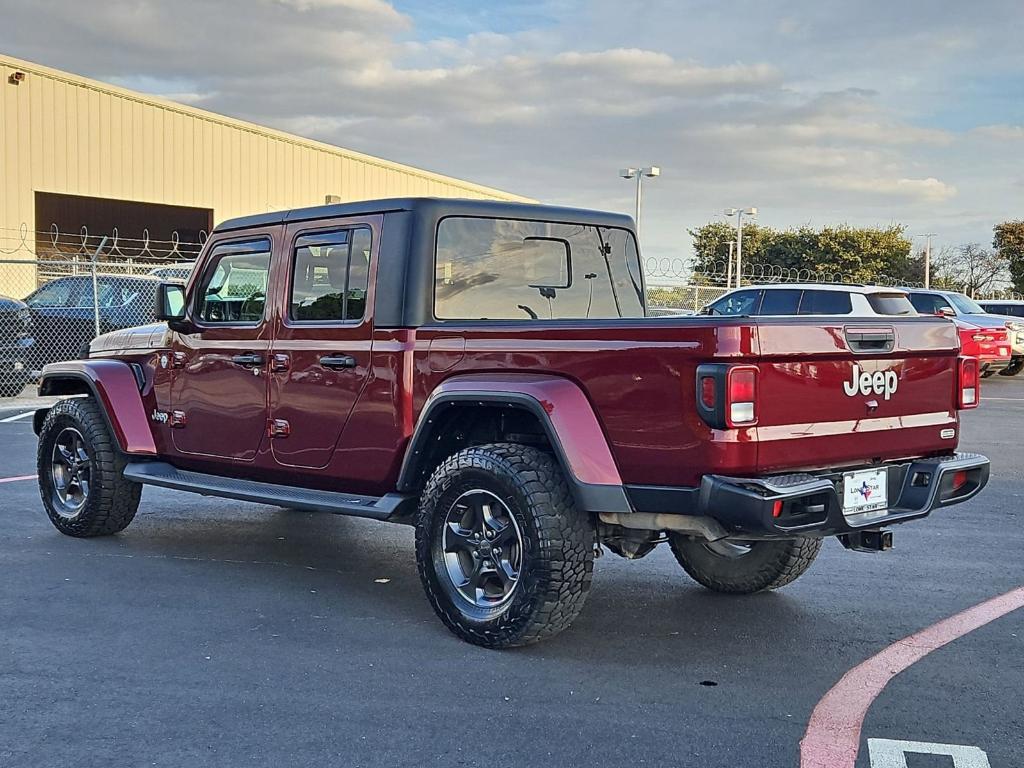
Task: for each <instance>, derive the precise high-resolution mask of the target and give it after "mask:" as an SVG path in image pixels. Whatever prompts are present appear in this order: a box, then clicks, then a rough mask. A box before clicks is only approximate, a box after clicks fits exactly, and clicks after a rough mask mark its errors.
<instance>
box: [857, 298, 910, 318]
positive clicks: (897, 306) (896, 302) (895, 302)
mask: <svg viewBox="0 0 1024 768" xmlns="http://www.w3.org/2000/svg"><path fill="white" fill-rule="evenodd" d="M867 299H868V304H870V305H871V309H872V310H873V311H874V313H875V314H876V315H916V314H917V310H916V309H915V307H914V305H913V303H911V300H910V299H909V298H908V297H907V295H906V294H905V293H869V294H868V296H867Z"/></svg>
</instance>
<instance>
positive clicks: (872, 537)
mask: <svg viewBox="0 0 1024 768" xmlns="http://www.w3.org/2000/svg"><path fill="white" fill-rule="evenodd" d="M836 538H838V539H839V541H841V542H842V544H843V546H844V547H846V548H847V549H849V550H853V551H854V552H886V551H888V550H890V549H892V531H884V530H882V531H856V532H854V533H844V534H842V535H841V536H837V537H836Z"/></svg>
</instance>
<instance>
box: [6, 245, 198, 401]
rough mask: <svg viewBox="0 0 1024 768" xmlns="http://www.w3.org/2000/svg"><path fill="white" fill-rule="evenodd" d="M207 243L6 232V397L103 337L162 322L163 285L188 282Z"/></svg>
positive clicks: (17, 392)
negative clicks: (157, 317)
mask: <svg viewBox="0 0 1024 768" xmlns="http://www.w3.org/2000/svg"><path fill="white" fill-rule="evenodd" d="M201 246H202V244H201V243H184V242H181V241H180V240H179V239H178V238H177V236H174V237H173V238H172V239H171V240H166V241H156V240H151V239H150V238H149V237H148V235H147V234H146V233H145V232H144V233H143V237H141V238H123V237H119V236H118V233H117V231H116V230H115V231H113V232H111V233H110V234H107V235H92V234H90V233H89V232H88V231H87V230H85V229H83V230H82V231H81V232H78V233H74V234H68V233H62V232H60V231H58V230H57V229H56V228H53V229H51V230H50V231H46V232H32V231H29V230H28V229H27V228H25V227H22V228H20V229H18V230H15V231H10V230H0V398H11V397H16V396H18V395H19V394H21V393H22V392H23V391H24V390H25V388H26V386H28V385H29V384H30V383H31V382H32V381H33V379H34V378H35V376H36V374H38V372H39V371H40V370H41V369H42V367H43V366H44V365H46V364H47V363H50V362H55V361H58V360H68V359H73V358H76V357H78V356H79V355H80V353H81V351H82V348H83V347H84V346H85V345H86V344H88V343H89V341H91V340H92V339H93V338H95V337H96V336H97V335H99V334H102V333H108V332H110V331H114V330H119V329H121V328H131V327H133V326H137V325H145V324H146V323H151V322H153V320H154V312H155V309H156V291H157V286H158V285H159V284H160V281H161V280H184V279H185V278H187V276H188V275H189V273H190V272H191V269H192V265H193V262H194V261H195V258H196V255H197V254H198V252H199V249H200V248H201Z"/></svg>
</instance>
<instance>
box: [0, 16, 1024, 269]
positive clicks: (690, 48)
mask: <svg viewBox="0 0 1024 768" xmlns="http://www.w3.org/2000/svg"><path fill="white" fill-rule="evenodd" d="M979 4H980V5H979ZM962 6H963V7H961V6H956V7H950V8H948V9H945V11H944V13H943V14H935V13H931V12H930V8H931V5H930V3H929V2H928V1H927V0H906V2H901V3H892V2H882V1H881V0H877V1H876V0H872V1H870V2H868V1H866V2H864V3H849V2H844V0H820V2H819V3H817V4H815V5H813V6H806V7H801V9H800V12H799V14H795V13H792V14H789V15H787V14H786V13H782V12H780V11H779V10H778V9H776V8H773V7H771V6H770V4H763V3H760V4H755V3H748V4H746V5H744V6H743V7H742V8H740V9H738V12H737V13H736V14H734V15H727V14H723V13H722V11H721V9H720V8H719V7H717V6H709V5H707V4H705V3H699V2H695V1H692V0H691V2H682V3H680V2H678V0H643V2H641V0H590V2H587V3H574V4H571V7H570V6H567V5H566V4H564V3H560V2H539V3H530V4H529V7H528V8H527V9H525V10H524V9H523V8H521V7H519V6H516V4H515V3H502V4H481V5H480V6H479V7H476V8H473V9H470V10H466V11H464V12H463V13H462V15H461V16H460V11H459V10H458V9H459V7H460V6H459V5H458V4H454V5H453V4H444V5H443V8H440V9H430V8H425V9H422V10H410V11H409V13H408V14H404V13H402V12H400V11H398V10H396V8H395V7H394V6H393V5H392V4H391V3H388V2H385V0H220V1H219V2H217V3H207V2H204V0H175V1H172V0H147V2H137V1H136V0H111V2H107V3H102V4H91V3H90V4H86V3H80V2H75V1H74V0H35V2H33V3H24V2H18V1H17V0H0V12H2V13H3V18H4V21H5V23H4V25H3V26H2V27H0V50H5V51H7V52H10V53H12V54H14V55H16V56H23V57H25V58H28V59H32V60H36V61H40V62H41V63H44V64H49V65H51V66H56V67H60V68H65V69H69V70H71V71H76V72H81V73H82V74H86V75H91V76H96V77H100V78H101V79H117V80H119V81H120V82H121V83H122V84H125V85H127V86H128V87H133V83H134V84H135V87H143V88H156V89H158V90H160V91H161V92H163V93H164V94H177V95H178V96H177V97H178V98H181V99H183V100H187V101H188V102H190V103H193V104H196V105H197V106H201V107H205V108H209V109H213V110H215V111H218V112H223V113H226V114H230V115H235V116H238V117H242V118H246V119H251V120H254V121H257V122H263V123H266V124H269V125H272V126H274V127H278V128H283V129H285V130H291V131H295V132H297V133H300V134H303V135H308V136H311V137H313V138H317V139H320V140H324V141H330V142H334V143H337V144H340V145H342V146H348V147H351V148H353V149H356V150H361V151H364V152H371V153H375V154H380V155H382V156H385V157H389V158H391V159H394V160H398V161H402V162H409V163H413V164H415V165H419V166H422V167H427V168H431V169H435V170H439V171H443V172H447V173H452V174H455V175H459V176H463V177H465V178H469V179H473V180H476V181H479V182H481V183H485V184H491V185H494V186H499V187H504V188H507V189H510V190H512V191H516V192H520V193H522V194H526V195H530V196H533V197H537V198H540V199H543V200H548V201H552V202H562V203H567V204H576V205H585V206H591V207H612V208H617V209H620V210H629V209H630V208H631V190H632V188H631V187H630V186H629V185H628V184H625V183H624V182H622V180H621V179H618V178H617V176H616V175H615V171H616V169H617V168H619V167H622V166H624V165H632V164H636V163H644V164H647V163H655V164H659V165H661V166H662V168H663V175H662V177H661V178H659V179H656V180H652V182H651V184H650V186H649V187H648V189H649V191H648V192H647V193H646V195H645V199H646V201H647V202H646V204H645V205H646V207H645V218H646V221H645V226H644V233H645V240H646V241H647V242H646V243H645V249H646V250H647V252H648V253H652V252H653V253H655V254H657V253H664V254H667V255H672V254H678V253H679V252H680V251H682V250H683V249H685V247H686V245H687V243H688V238H687V237H686V236H685V234H683V229H684V228H685V227H686V226H692V225H694V224H700V223H703V222H704V221H706V220H707V219H708V218H710V217H712V216H714V215H715V211H716V210H719V209H720V208H721V207H724V206H725V205H737V204H744V205H747V204H749V205H758V206H759V207H760V208H761V210H762V212H763V217H762V218H763V220H765V221H766V222H771V223H772V224H774V225H778V226H788V225H792V224H799V223H802V222H805V221H808V220H815V221H817V222H818V223H827V222H829V221H835V220H841V221H850V222H853V223H867V224H871V223H880V222H881V223H887V222H888V221H891V220H893V219H897V220H905V221H908V222H921V226H929V227H932V226H935V227H937V228H938V227H940V226H941V222H939V221H936V223H935V224H934V225H933V224H931V223H929V222H928V221H927V217H933V218H934V219H936V220H938V219H943V217H945V216H946V215H947V214H949V215H950V216H952V213H953V211H952V204H951V203H950V201H951V200H953V199H954V198H956V201H957V203H956V204H957V205H962V206H963V209H965V210H966V209H970V210H981V211H984V210H993V211H994V210H995V205H994V203H999V202H1000V201H1003V200H1006V201H1010V200H1015V199H1019V188H1017V187H1014V186H1013V185H1014V184H1016V183H1019V179H1020V166H1019V165H1017V166H1016V167H1015V168H1014V167H1013V164H1012V163H1007V162H1006V157H1005V153H1003V154H1000V153H999V152H997V151H995V149H994V148H995V147H997V146H998V145H997V144H996V142H1001V141H1008V140H1016V139H1020V138H1024V127H1022V126H1020V125H1018V124H1017V123H1019V115H1016V114H1015V113H1014V111H1013V109H1012V108H1011V107H1010V106H1005V105H1011V104H1012V103H1013V101H1014V100H1013V99H1012V98H1010V97H1009V95H1008V92H1007V90H1006V89H1007V88H1011V87H1013V86H1012V83H1014V82H1018V81H1019V79H1020V75H1021V74H1022V65H1021V61H1020V59H1019V57H1014V56H1013V55H1012V53H1006V54H1003V53H1002V52H1003V51H1007V52H1012V51H1013V50H1015V49H1014V47H1013V45H1015V42H1012V40H1013V34H1011V30H1012V27H1013V24H1012V23H1010V22H1012V20H1013V19H1015V18H1016V17H1017V16H1016V14H1017V11H1015V10H1014V9H1015V8H1016V7H1017V4H1016V3H1015V2H1013V1H1012V0H978V1H977V2H976V3H975V4H973V5H963V4H962ZM411 7H412V6H411V5H406V6H403V8H411ZM517 8H518V12H519V15H518V16H515V20H516V22H517V23H516V25H515V26H514V28H503V27H502V25H501V24H498V23H496V22H494V21H493V20H494V19H500V18H503V14H515V13H517ZM538 9H541V10H538ZM1018 11H1019V9H1018ZM542 12H543V13H549V14H551V15H550V17H546V18H542V19H541V18H533V17H532V16H531V15H530V14H540V13H542ZM426 14H433V15H431V16H427V15H426ZM197 18H201V19H202V23H200V24H197V23H196V22H195V19H197ZM523 19H527V20H528V22H529V23H527V22H524V21H523ZM240 20H244V26H240V24H239V21H240ZM624 20H627V21H628V25H624ZM428 23H429V28H428V26H427V24H428ZM487 24H491V26H487ZM627 26H628V29H629V36H628V38H626V37H624V32H623V30H624V29H625V28H626V27H627ZM156 30H158V31H159V34H155V32H154V31H156ZM637 40H642V41H643V45H642V47H628V42H627V41H637ZM979 40H985V41H986V45H985V47H984V50H982V49H981V48H980V47H979V45H978V42H977V41H979ZM1000 41H1002V42H1000ZM624 43H625V44H624ZM993 73H998V74H999V75H1000V76H1001V77H1003V78H1004V79H1005V80H1006V83H1003V84H997V85H998V87H993V88H991V89H990V90H991V91H992V92H995V93H999V94H1000V96H999V97H998V99H996V100H994V101H992V102H989V103H986V104H984V105H980V106H979V105H977V104H974V103H973V102H972V101H971V99H972V98H975V97H976V95H977V94H978V93H982V92H983V91H984V89H982V88H977V87H976V85H977V83H978V82H984V77H986V76H994V74H993ZM1007 83H1008V84H1007ZM948 104H956V106H957V110H958V111H960V112H963V111H964V110H971V111H972V112H973V113H976V114H985V115H987V116H988V117H986V120H990V121H991V122H992V123H993V124H992V125H987V126H981V127H979V128H976V129H974V130H973V131H970V132H969V140H964V134H963V133H960V132H958V131H957V130H954V129H953V128H951V127H949V126H947V125H943V123H942V121H941V119H940V118H936V117H935V114H936V112H937V111H939V112H941V111H942V105H948ZM1004 109H1005V111H1004ZM925 203H926V204H927V205H923V204H925ZM992 215H993V216H995V215H996V213H993V214H992ZM949 220H950V221H953V222H955V223H954V224H951V225H950V226H951V227H956V228H958V229H956V230H951V231H956V232H961V233H962V234H960V235H957V236H958V237H962V239H963V240H964V241H975V240H985V239H987V238H988V237H990V233H988V232H985V231H984V229H985V228H984V226H982V225H979V224H978V223H977V221H976V220H975V219H967V218H963V217H961V218H959V219H956V218H951V219H949ZM987 226H988V227H990V226H991V224H988V225H987ZM927 231H937V230H932V229H929V230H927ZM951 236H953V235H951Z"/></svg>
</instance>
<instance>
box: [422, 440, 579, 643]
mask: <svg viewBox="0 0 1024 768" xmlns="http://www.w3.org/2000/svg"><path fill="white" fill-rule="evenodd" d="M475 489H479V490H482V491H486V492H488V493H491V494H493V495H494V496H496V497H497V498H498V499H500V501H501V502H502V503H503V504H504V505H505V507H506V508H507V511H508V512H509V513H510V516H511V518H512V519H514V521H515V523H516V525H517V526H518V533H519V535H520V538H521V540H522V545H521V546H520V550H519V551H520V552H521V563H520V567H519V570H518V582H517V583H516V584H515V586H514V588H512V589H511V590H509V596H508V598H507V602H506V603H504V604H503V605H501V606H500V607H497V608H480V607H478V606H476V605H473V604H472V603H470V602H469V601H468V600H467V599H465V598H464V597H463V596H462V595H461V594H459V592H458V588H457V587H456V586H455V584H454V582H453V580H452V578H451V577H450V575H449V572H448V571H447V570H446V567H445V565H444V560H443V557H444V555H443V553H442V552H441V541H442V538H441V537H442V536H443V534H442V531H443V530H444V528H445V526H446V525H447V523H446V520H447V516H448V514H449V512H450V511H451V510H452V509H453V508H454V505H455V501H456V500H457V499H459V498H460V497H462V496H463V495H465V494H467V493H474V492H476V491H475ZM594 542H595V532H594V527H593V523H592V522H591V520H590V518H589V516H588V515H587V514H586V513H585V512H583V511H582V510H579V509H578V508H577V507H576V503H575V500H574V499H573V495H572V492H571V490H570V489H569V485H568V484H567V483H566V480H565V476H564V475H563V474H562V471H561V469H560V468H559V466H558V465H557V463H556V462H555V461H554V460H553V459H552V458H551V457H550V456H549V455H548V454H546V453H544V452H543V451H541V450H538V449H536V448H532V447H529V446H524V445H516V444H511V443H493V444H489V445H481V446H476V447H472V448H466V449H465V450H462V451H460V452H459V453H456V454H455V455H453V456H451V457H449V458H448V459H446V460H445V461H444V462H443V463H442V464H441V465H440V466H439V467H438V468H437V469H436V470H435V471H434V473H433V474H432V475H431V477H430V479H429V480H428V482H427V484H426V487H425V488H424V490H423V494H422V496H421V497H420V504H419V509H418V511H417V515H416V564H417V568H418V570H419V574H420V580H421V581H422V583H423V588H424V590H425V591H426V594H427V599H428V600H429V601H430V604H431V605H432V606H433V608H434V610H435V611H436V613H437V615H438V616H439V617H440V619H441V621H442V622H444V624H445V626H447V627H448V629H450V630H451V631H452V632H453V633H454V634H455V635H457V636H458V637H459V638H461V639H462V640H465V641H467V642H469V643H473V644H474V645H480V646H484V647H486V648H510V647H514V646H522V645H528V644H530V643H534V642H537V641H538V640H542V639H544V638H547V637H551V636H553V635H556V634H558V633H559V632H561V631H562V630H564V629H566V628H567V627H568V626H569V625H570V624H572V622H573V620H574V619H575V618H576V617H577V616H578V615H579V613H580V611H581V610H582V609H583V603H584V601H585V600H586V597H587V592H588V591H589V589H590V583H591V579H592V576H593V568H594Z"/></svg>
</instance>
